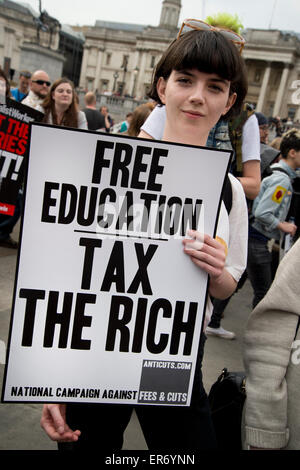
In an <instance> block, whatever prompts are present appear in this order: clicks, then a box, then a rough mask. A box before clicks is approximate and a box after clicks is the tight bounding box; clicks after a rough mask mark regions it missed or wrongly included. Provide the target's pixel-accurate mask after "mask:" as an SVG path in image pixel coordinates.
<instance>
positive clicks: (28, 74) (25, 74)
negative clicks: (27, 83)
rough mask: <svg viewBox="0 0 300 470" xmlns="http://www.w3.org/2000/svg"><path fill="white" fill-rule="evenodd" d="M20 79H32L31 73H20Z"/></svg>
mask: <svg viewBox="0 0 300 470" xmlns="http://www.w3.org/2000/svg"><path fill="white" fill-rule="evenodd" d="M20 77H25V78H30V77H31V73H29V72H28V73H27V72H21V73H20Z"/></svg>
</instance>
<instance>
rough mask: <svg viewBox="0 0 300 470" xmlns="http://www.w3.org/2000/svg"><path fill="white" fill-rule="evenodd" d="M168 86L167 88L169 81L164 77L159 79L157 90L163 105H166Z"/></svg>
mask: <svg viewBox="0 0 300 470" xmlns="http://www.w3.org/2000/svg"><path fill="white" fill-rule="evenodd" d="M166 86H167V81H166V80H165V79H164V78H163V77H159V79H158V81H157V85H156V90H157V94H158V96H159V98H160V101H161V102H162V104H166V100H165V98H166Z"/></svg>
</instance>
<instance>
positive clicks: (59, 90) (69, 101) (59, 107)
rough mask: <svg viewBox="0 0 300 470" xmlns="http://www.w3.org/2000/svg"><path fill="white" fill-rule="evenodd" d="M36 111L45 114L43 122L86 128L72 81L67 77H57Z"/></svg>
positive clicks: (84, 118)
mask: <svg viewBox="0 0 300 470" xmlns="http://www.w3.org/2000/svg"><path fill="white" fill-rule="evenodd" d="M37 109H38V111H42V112H43V113H44V114H45V116H44V119H43V122H47V123H48V124H56V125H58V126H65V127H74V128H78V129H87V121H86V117H85V114H84V112H83V111H79V108H78V105H77V101H76V94H75V89H74V85H73V83H72V82H71V81H70V80H69V79H67V78H59V79H58V80H56V81H55V82H54V83H53V85H52V86H51V88H50V91H49V93H48V95H47V96H46V98H45V99H44V101H43V103H42V106H39V107H38V108H37Z"/></svg>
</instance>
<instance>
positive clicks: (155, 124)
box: [141, 106, 260, 163]
mask: <svg viewBox="0 0 300 470" xmlns="http://www.w3.org/2000/svg"><path fill="white" fill-rule="evenodd" d="M165 122H166V109H165V106H156V107H155V108H154V110H153V111H152V113H150V115H149V116H148V118H147V119H146V121H145V122H144V124H143V126H142V127H141V129H142V130H143V131H144V132H147V134H149V135H150V136H151V137H152V138H153V139H155V140H162V138H163V133H164V128H165ZM249 160H260V136H259V127H258V121H257V117H256V116H255V114H252V116H250V117H249V119H247V121H246V122H245V124H244V126H243V131H242V161H243V163H245V162H247V161H249Z"/></svg>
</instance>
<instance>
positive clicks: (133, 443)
mask: <svg viewBox="0 0 300 470" xmlns="http://www.w3.org/2000/svg"><path fill="white" fill-rule="evenodd" d="M13 236H14V238H15V239H17V237H18V227H17V228H16V232H15V233H14V234H13ZM16 259H17V254H16V252H15V251H14V250H10V249H6V248H2V247H0V293H1V295H0V387H1V386H2V377H3V372H4V364H3V362H4V360H3V357H4V355H3V353H4V348H3V344H6V343H7V339H8V332H9V322H10V311H11V302H12V295H13V285H14V276H15V268H16ZM250 304H251V288H250V286H249V284H248V283H246V284H245V286H244V287H243V289H242V290H241V291H240V292H239V293H238V294H236V295H235V296H234V297H233V299H232V300H231V302H230V304H229V306H228V307H227V310H226V311H225V318H224V320H223V327H224V328H226V329H229V330H231V331H234V332H235V333H236V334H237V338H236V339H235V340H233V341H228V340H224V339H219V338H214V337H209V338H208V340H207V342H206V349H205V357H204V364H203V369H204V370H203V375H204V382H205V386H206V390H209V387H210V386H211V384H212V383H213V382H214V381H215V380H216V378H217V376H218V375H219V373H220V372H221V370H222V369H223V367H227V368H229V369H231V370H241V369H242V367H243V366H242V357H241V343H242V336H243V331H244V327H245V323H246V319H247V317H248V315H249V313H250V311H251V307H250ZM40 414H41V406H40V405H35V404H5V403H1V404H0V450H55V449H56V445H55V444H54V443H53V442H52V441H50V440H49V439H48V438H47V436H46V435H45V434H44V433H43V431H42V430H41V428H40V425H39V422H40ZM124 449H127V450H145V449H147V447H146V444H145V441H144V438H143V435H142V433H141V430H140V426H139V423H138V421H137V418H136V416H135V415H133V417H132V420H131V422H130V424H129V426H128V428H127V430H126V435H125V443H124Z"/></svg>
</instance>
